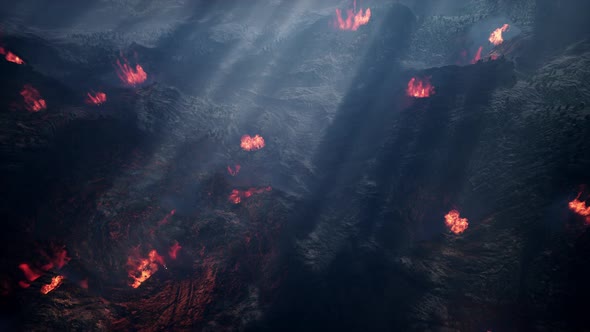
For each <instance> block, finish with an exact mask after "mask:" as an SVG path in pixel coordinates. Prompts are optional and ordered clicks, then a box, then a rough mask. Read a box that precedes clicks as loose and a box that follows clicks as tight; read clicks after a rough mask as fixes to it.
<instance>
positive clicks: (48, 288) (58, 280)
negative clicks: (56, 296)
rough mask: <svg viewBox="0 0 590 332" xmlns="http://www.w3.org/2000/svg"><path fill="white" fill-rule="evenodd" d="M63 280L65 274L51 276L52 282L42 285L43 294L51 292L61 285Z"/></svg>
mask: <svg viewBox="0 0 590 332" xmlns="http://www.w3.org/2000/svg"><path fill="white" fill-rule="evenodd" d="M63 280H64V277H63V276H55V277H53V278H51V283H50V284H45V285H43V286H41V294H47V293H49V292H51V291H52V290H54V289H56V288H57V287H59V285H61V283H62V281H63Z"/></svg>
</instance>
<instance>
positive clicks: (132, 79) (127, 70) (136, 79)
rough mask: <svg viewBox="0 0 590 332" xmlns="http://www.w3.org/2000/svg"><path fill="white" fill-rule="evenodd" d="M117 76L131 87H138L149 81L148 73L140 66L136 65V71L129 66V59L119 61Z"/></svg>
mask: <svg viewBox="0 0 590 332" xmlns="http://www.w3.org/2000/svg"><path fill="white" fill-rule="evenodd" d="M116 69H117V76H119V78H120V79H121V81H122V82H123V83H125V84H126V85H129V86H136V85H138V84H141V83H143V82H145V80H146V79H147V73H146V72H145V71H144V70H143V67H142V66H141V65H139V64H136V65H135V69H133V67H131V65H129V62H128V61H127V59H125V58H123V60H122V61H121V60H117V67H116Z"/></svg>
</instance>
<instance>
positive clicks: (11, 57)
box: [0, 47, 25, 65]
mask: <svg viewBox="0 0 590 332" xmlns="http://www.w3.org/2000/svg"><path fill="white" fill-rule="evenodd" d="M0 55H4V59H6V61H9V62H12V63H16V64H17V65H22V64H24V63H25V62H24V61H23V59H21V58H20V57H19V56H18V55H16V54H14V53H12V52H10V51H6V50H5V49H4V48H3V47H0Z"/></svg>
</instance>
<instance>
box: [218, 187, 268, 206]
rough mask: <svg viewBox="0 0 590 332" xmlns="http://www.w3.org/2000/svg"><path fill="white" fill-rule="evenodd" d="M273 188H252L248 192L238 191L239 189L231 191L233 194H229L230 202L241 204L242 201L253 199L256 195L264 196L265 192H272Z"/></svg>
mask: <svg viewBox="0 0 590 332" xmlns="http://www.w3.org/2000/svg"><path fill="white" fill-rule="evenodd" d="M271 190H272V187H270V186H268V187H262V188H250V189H248V190H238V189H234V190H232V191H231V194H229V197H228V199H229V201H230V202H232V203H234V204H240V202H242V199H244V198H248V197H251V196H252V195H254V194H262V193H263V192H265V191H271Z"/></svg>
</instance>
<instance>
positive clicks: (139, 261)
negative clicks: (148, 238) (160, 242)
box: [127, 250, 164, 288]
mask: <svg viewBox="0 0 590 332" xmlns="http://www.w3.org/2000/svg"><path fill="white" fill-rule="evenodd" d="M158 264H160V265H162V266H164V259H163V258H162V256H160V255H158V252H157V251H156V250H152V251H150V253H149V254H148V258H135V257H128V258H127V267H128V268H129V270H128V273H129V278H131V279H132V280H133V281H132V282H131V283H130V284H129V286H131V287H133V288H137V287H139V286H140V285H141V284H142V283H143V282H144V281H146V280H148V279H149V278H150V277H151V276H152V275H153V274H154V273H156V271H158Z"/></svg>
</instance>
